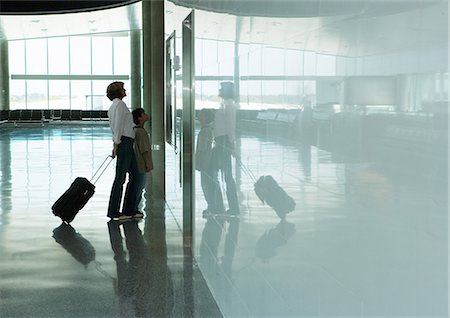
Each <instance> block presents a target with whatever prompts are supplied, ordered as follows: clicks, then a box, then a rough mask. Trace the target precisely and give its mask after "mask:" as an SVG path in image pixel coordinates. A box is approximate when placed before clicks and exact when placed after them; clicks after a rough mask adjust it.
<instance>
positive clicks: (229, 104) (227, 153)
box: [212, 82, 240, 214]
mask: <svg viewBox="0 0 450 318" xmlns="http://www.w3.org/2000/svg"><path fill="white" fill-rule="evenodd" d="M219 96H220V97H221V98H222V103H221V104H220V108H219V109H218V110H217V112H216V114H215V116H214V141H215V144H214V147H213V149H212V177H213V179H214V181H217V178H218V172H219V170H221V171H222V173H223V175H224V177H225V183H226V189H227V201H228V211H227V212H228V213H230V214H239V213H240V211H239V203H238V199H237V192H236V183H235V181H234V179H233V173H232V169H231V154H232V153H233V151H234V141H235V135H236V106H235V103H234V84H233V83H232V82H222V83H220V89H219Z"/></svg>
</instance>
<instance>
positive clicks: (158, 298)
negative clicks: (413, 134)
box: [0, 126, 448, 317]
mask: <svg viewBox="0 0 450 318" xmlns="http://www.w3.org/2000/svg"><path fill="white" fill-rule="evenodd" d="M0 128H1V127H0ZM0 132H1V134H0V151H1V152H0V160H1V161H0V164H1V184H0V185H1V215H0V277H1V284H0V297H1V302H0V317H18V316H22V317H70V316H77V317H111V316H113V317H114V316H124V317H133V316H170V315H171V316H174V317H180V316H184V317H190V316H195V317H214V316H219V315H220V313H219V309H220V312H221V314H223V316H225V317H249V316H251V317H288V316H289V317H338V316H339V317H366V316H369V317H413V316H414V317H447V313H448V240H447V238H448V217H447V193H448V186H447V178H446V173H445V174H444V172H443V171H446V169H441V170H440V168H441V167H439V166H437V162H436V163H435V162H433V161H431V162H429V164H427V165H426V166H417V167H410V166H408V162H405V166H398V165H397V166H396V165H393V164H392V163H388V162H375V160H373V161H370V162H369V161H361V160H356V159H355V158H346V157H343V156H337V155H333V154H331V153H329V152H327V151H324V150H320V149H318V148H316V147H305V146H296V145H292V144H289V143H286V142H280V141H277V140H268V139H260V138H257V137H255V136H250V135H244V136H242V137H241V139H240V143H241V146H240V149H241V150H240V154H241V158H242V164H243V165H244V166H245V167H247V168H248V169H250V170H251V171H252V172H253V174H254V175H255V176H256V177H259V176H261V175H268V174H270V175H273V177H274V178H275V179H276V180H277V181H278V183H279V184H280V185H281V186H282V187H283V188H284V189H285V190H286V191H287V193H288V194H289V195H290V196H292V197H293V198H294V200H295V201H296V208H295V210H294V211H293V212H291V213H290V214H288V215H287V217H286V219H285V220H281V219H280V218H279V217H278V216H277V215H276V213H275V212H274V211H273V210H272V209H271V208H270V207H269V206H267V205H265V204H263V203H262V202H261V201H260V200H259V199H258V198H257V196H256V194H255V193H254V190H253V181H252V179H251V178H250V177H249V175H248V174H246V173H244V171H243V170H242V168H239V167H238V168H237V169H236V170H235V171H236V172H237V178H236V181H237V184H238V192H239V198H240V200H241V208H242V212H241V214H240V215H239V216H238V217H223V216H216V215H215V216H212V217H207V218H203V217H202V213H201V211H202V210H203V209H204V208H205V203H204V201H203V195H202V192H201V190H200V188H199V187H197V189H196V190H197V198H196V205H197V211H196V217H195V237H194V242H195V245H194V256H195V258H196V260H195V261H194V262H193V261H192V259H191V258H190V253H189V250H188V249H186V248H183V244H182V237H181V233H180V230H179V224H181V223H180V221H181V220H180V216H181V211H180V208H181V205H176V204H175V205H174V203H173V202H169V207H170V209H168V210H166V212H165V214H166V219H165V221H163V220H161V219H151V218H148V219H146V220H144V221H141V222H138V223H136V222H129V223H126V224H123V225H120V226H118V225H117V224H115V223H108V220H107V218H106V216H105V214H106V210H105V209H106V206H107V201H108V197H109V190H110V185H111V183H112V178H113V175H114V173H113V170H112V169H113V168H112V166H111V167H109V168H108V169H107V171H106V172H105V174H104V175H103V176H102V178H101V182H99V183H97V188H96V194H95V196H94V197H93V198H92V199H91V200H90V201H89V203H88V204H87V206H86V207H85V208H84V209H83V210H82V212H81V213H80V215H79V216H78V217H77V218H76V219H75V221H74V222H73V223H72V228H70V227H65V228H64V227H60V225H61V222H60V221H59V220H58V219H57V218H55V217H54V216H53V215H52V214H51V211H50V208H49V207H50V205H51V204H52V203H53V202H54V201H55V200H56V199H57V198H58V197H59V196H60V194H61V193H62V192H63V191H64V190H65V189H66V188H67V187H68V185H69V184H70V182H71V180H73V179H74V178H75V177H76V176H87V177H89V176H91V175H92V174H93V173H94V172H95V170H96V168H97V167H98V166H99V165H100V164H101V162H102V161H103V159H104V158H105V156H106V155H107V154H108V153H109V151H110V146H111V142H110V132H109V129H108V128H107V127H91V126H82V127H73V126H71V127H57V126H56V127H53V128H51V129H47V128H46V127H44V128H42V127H35V128H28V129H26V130H22V129H17V128H13V129H2V130H1V131H0ZM167 160H168V164H169V165H172V166H173V169H172V168H171V169H168V171H167V173H168V181H167V184H168V186H169V187H170V186H172V187H173V188H174V189H175V188H176V187H178V190H172V191H171V192H170V195H169V197H170V198H171V200H173V199H174V198H175V199H176V197H177V195H178V196H179V185H178V184H177V181H175V182H171V180H175V179H176V178H174V172H176V171H177V170H176V168H177V167H178V163H177V162H176V160H173V158H170V156H169V157H168V158H167ZM171 178H172V179H171ZM119 230H120V232H119ZM117 242H119V244H117ZM123 252H124V253H126V256H125V258H124V257H123V256H124V254H123ZM135 256H137V257H135ZM200 272H201V274H202V275H200ZM202 277H204V278H205V280H206V283H207V286H208V287H209V289H210V291H211V293H212V295H213V296H214V300H215V301H216V302H217V306H218V307H216V305H215V303H214V301H213V300H212V298H211V294H210V293H209V291H208V289H207V288H206V284H205V283H204V281H203V278H202Z"/></svg>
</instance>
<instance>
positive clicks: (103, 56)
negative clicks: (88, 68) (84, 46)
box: [92, 36, 112, 75]
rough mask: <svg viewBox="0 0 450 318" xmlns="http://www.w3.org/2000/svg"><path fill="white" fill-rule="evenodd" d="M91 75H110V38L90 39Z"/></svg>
mask: <svg viewBox="0 0 450 318" xmlns="http://www.w3.org/2000/svg"><path fill="white" fill-rule="evenodd" d="M92 74H94V75H105V74H112V38H111V37H103V36H102V37H95V36H94V37H92Z"/></svg>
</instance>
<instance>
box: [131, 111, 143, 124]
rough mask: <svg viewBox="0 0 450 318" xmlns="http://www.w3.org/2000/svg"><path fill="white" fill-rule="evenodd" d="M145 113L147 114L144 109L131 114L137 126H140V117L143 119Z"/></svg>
mask: <svg viewBox="0 0 450 318" xmlns="http://www.w3.org/2000/svg"><path fill="white" fill-rule="evenodd" d="M143 113H145V111H144V109H143V108H136V109H135V110H133V111H132V112H131V114H132V115H133V122H134V123H135V124H136V125H139V117H141V116H142V114H143Z"/></svg>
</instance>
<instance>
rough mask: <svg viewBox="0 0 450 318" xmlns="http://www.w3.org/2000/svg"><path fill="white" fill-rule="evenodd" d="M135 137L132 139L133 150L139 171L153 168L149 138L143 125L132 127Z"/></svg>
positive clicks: (147, 170) (143, 171) (142, 171)
mask: <svg viewBox="0 0 450 318" xmlns="http://www.w3.org/2000/svg"><path fill="white" fill-rule="evenodd" d="M134 132H135V134H136V138H135V139H134V152H135V153H136V161H137V166H138V170H139V172H140V173H145V172H149V171H151V170H152V169H153V160H152V150H151V145H150V139H149V137H148V134H147V131H146V130H145V128H144V127H141V126H136V127H135V128H134Z"/></svg>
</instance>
